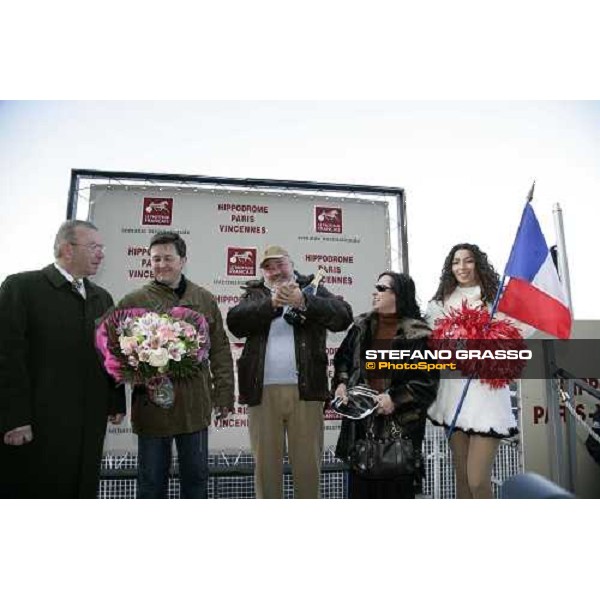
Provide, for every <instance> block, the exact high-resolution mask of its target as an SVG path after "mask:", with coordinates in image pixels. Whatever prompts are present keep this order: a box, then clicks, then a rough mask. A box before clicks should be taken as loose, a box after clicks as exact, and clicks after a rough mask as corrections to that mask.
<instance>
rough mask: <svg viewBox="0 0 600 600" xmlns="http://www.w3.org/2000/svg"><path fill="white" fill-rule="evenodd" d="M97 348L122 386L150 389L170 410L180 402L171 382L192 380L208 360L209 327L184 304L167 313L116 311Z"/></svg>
mask: <svg viewBox="0 0 600 600" xmlns="http://www.w3.org/2000/svg"><path fill="white" fill-rule="evenodd" d="M96 348H97V349H98V351H99V352H100V354H101V356H102V359H103V362H104V368H105V369H106V371H107V373H109V375H111V376H112V377H113V378H114V379H115V380H116V381H117V382H119V383H130V384H132V385H134V384H142V385H145V386H146V387H147V389H148V396H149V398H150V400H152V401H153V402H154V403H155V404H157V405H159V406H161V407H163V408H169V407H171V406H172V405H173V403H174V401H175V395H174V389H173V383H172V379H174V380H179V379H185V378H188V377H193V376H194V375H196V374H197V373H198V372H199V371H200V369H201V368H202V363H203V362H204V361H206V360H207V358H208V353H209V350H210V337H209V332H208V323H207V322H206V318H205V317H204V316H203V315H201V314H200V313H197V312H195V311H193V310H190V309H189V308H185V307H183V306H176V307H175V308H172V309H171V310H170V311H169V312H168V313H165V314H159V313H157V312H152V311H150V310H147V309H144V308H128V309H121V310H114V311H113V312H111V313H110V314H109V315H108V316H107V317H106V318H105V319H104V320H103V321H102V322H101V323H100V325H98V327H97V329H96Z"/></svg>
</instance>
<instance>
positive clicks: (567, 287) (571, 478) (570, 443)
mask: <svg viewBox="0 0 600 600" xmlns="http://www.w3.org/2000/svg"><path fill="white" fill-rule="evenodd" d="M552 214H553V216H554V231H555V234H556V251H557V255H558V256H557V258H558V260H557V266H558V276H559V277H560V282H561V284H562V287H563V290H564V292H565V296H566V299H567V304H568V306H569V308H570V310H571V313H572V312H573V303H572V299H571V279H570V277H569V262H568V260H567V246H566V244H565V230H564V224H563V214H562V209H561V207H560V204H559V203H558V202H556V203H555V204H554V207H553V210H552ZM559 366H560V365H559ZM568 387H569V389H570V390H571V389H572V388H573V386H572V385H569V386H568ZM559 402H560V400H559V398H558V395H557V396H556V397H554V398H553V404H554V405H555V406H556V410H557V411H558V406H559ZM564 410H565V421H566V424H565V434H566V435H565V437H566V448H565V450H566V452H565V454H566V456H565V459H566V460H564V461H559V464H561V463H562V464H561V466H562V469H561V471H562V473H561V477H560V479H561V480H562V485H563V486H564V487H565V488H567V489H568V490H569V491H571V492H573V493H574V492H575V482H576V480H577V436H576V432H575V422H574V421H573V419H572V418H571V415H570V414H568V413H567V411H566V407H565V409H564ZM556 417H557V426H558V427H561V424H560V420H558V414H557V415H556ZM561 438H562V436H561V435H560V434H559V435H558V436H557V439H556V442H557V448H556V451H557V452H559V453H560V452H562V450H563V443H562V439H561Z"/></svg>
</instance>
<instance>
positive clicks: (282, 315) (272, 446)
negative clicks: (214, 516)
mask: <svg viewBox="0 0 600 600" xmlns="http://www.w3.org/2000/svg"><path fill="white" fill-rule="evenodd" d="M260 267H261V270H262V274H263V277H262V278H261V279H260V280H253V281H249V282H248V283H247V284H246V285H245V286H244V290H245V291H244V294H243V296H242V298H241V300H240V303H239V304H238V305H237V306H234V307H233V308H231V309H230V310H229V313H228V314H227V326H228V327H229V330H230V331H231V332H232V333H233V335H235V336H236V337H238V338H246V344H245V346H244V351H243V353H242V356H241V357H240V359H239V361H238V384H239V402H240V404H247V405H248V406H249V409H248V413H249V429H250V444H251V446H252V453H253V454H254V459H255V463H256V468H255V486H256V497H257V498H281V497H282V495H283V456H284V447H285V442H286V439H287V449H288V456H289V459H290V463H291V465H292V473H293V476H294V497H295V498H318V497H319V479H320V466H321V453H322V451H323V403H324V401H325V400H326V399H327V397H328V393H329V391H328V382H327V354H326V349H325V342H326V339H327V331H328V330H329V331H344V330H345V329H346V328H347V327H348V326H349V325H350V324H351V323H352V309H351V308H350V305H349V304H348V303H347V302H344V301H343V300H341V299H339V298H337V297H336V296H334V295H333V294H332V293H331V292H329V291H328V290H327V289H325V288H324V287H323V286H317V289H316V291H315V292H314V294H311V293H308V291H307V290H304V291H303V289H304V288H306V286H307V285H308V284H309V283H310V282H311V280H312V277H305V276H302V275H300V274H299V273H297V272H296V271H294V266H293V263H292V261H291V260H290V256H289V254H288V252H287V250H285V248H282V247H281V246H267V248H265V250H264V252H263V255H262V257H261V261H260Z"/></svg>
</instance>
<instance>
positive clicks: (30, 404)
mask: <svg viewBox="0 0 600 600" xmlns="http://www.w3.org/2000/svg"><path fill="white" fill-rule="evenodd" d="M54 256H55V262H54V264H50V265H48V266H47V267H45V268H44V269H41V270H39V271H29V272H25V273H17V274H15V275H10V276H9V277H7V278H6V280H5V281H4V282H3V284H2V286H1V287H0V331H1V335H0V390H1V393H0V469H1V471H0V473H1V475H0V497H25V498H95V497H96V494H97V488H98V479H99V472H100V461H101V458H102V446H103V442H104V435H105V432H106V424H107V419H108V420H110V421H111V422H113V423H115V424H117V423H120V422H121V420H122V419H123V415H124V412H125V397H124V392H123V388H119V389H116V388H115V385H114V383H113V382H112V381H111V379H110V377H109V376H108V375H107V374H106V373H105V372H104V370H103V369H102V366H101V364H100V360H99V357H98V355H97V353H96V350H95V347H94V331H95V324H96V320H97V319H98V318H99V317H100V316H102V315H103V314H104V313H105V312H106V311H107V310H108V309H109V308H110V307H111V306H112V305H113V301H112V298H111V296H110V294H109V293H108V292H107V291H106V290H104V289H103V288H101V287H99V286H97V285H95V284H94V283H92V282H91V281H89V279H87V278H88V277H89V276H91V275H95V274H96V272H97V270H98V268H99V266H100V264H101V262H102V259H103V257H104V246H103V244H102V240H101V238H100V233H99V232H98V230H97V229H96V227H95V226H94V225H93V224H92V223H90V222H87V221H67V222H65V223H63V224H62V225H61V227H60V229H59V230H58V233H57V235H56V239H55V243H54Z"/></svg>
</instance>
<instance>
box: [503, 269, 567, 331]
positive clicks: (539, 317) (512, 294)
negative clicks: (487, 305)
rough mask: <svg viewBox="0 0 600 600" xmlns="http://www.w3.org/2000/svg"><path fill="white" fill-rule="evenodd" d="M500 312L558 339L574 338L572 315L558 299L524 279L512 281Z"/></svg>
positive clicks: (505, 291) (506, 291) (509, 283)
mask: <svg viewBox="0 0 600 600" xmlns="http://www.w3.org/2000/svg"><path fill="white" fill-rule="evenodd" d="M498 310H500V311H501V312H503V313H505V314H507V315H510V316H511V317H514V318H515V319H518V320H519V321H523V322H524V323H529V325H532V326H533V327H535V328H536V329H541V330H542V331H545V332H547V333H549V334H550V335H554V336H556V337H557V338H561V339H568V338H569V336H570V335H571V313H570V311H569V309H568V308H567V307H566V306H565V305H564V304H561V303H560V302H559V301H558V300H556V299H555V298H553V297H552V296H549V295H548V294H546V293H544V292H542V291H541V290H539V289H538V288H536V287H534V286H532V285H531V284H530V283H528V282H527V281H523V280H522V279H514V278H513V279H511V280H510V281H509V282H508V285H507V286H506V288H505V289H504V293H503V294H502V298H501V299H500V303H499V304H498Z"/></svg>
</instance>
